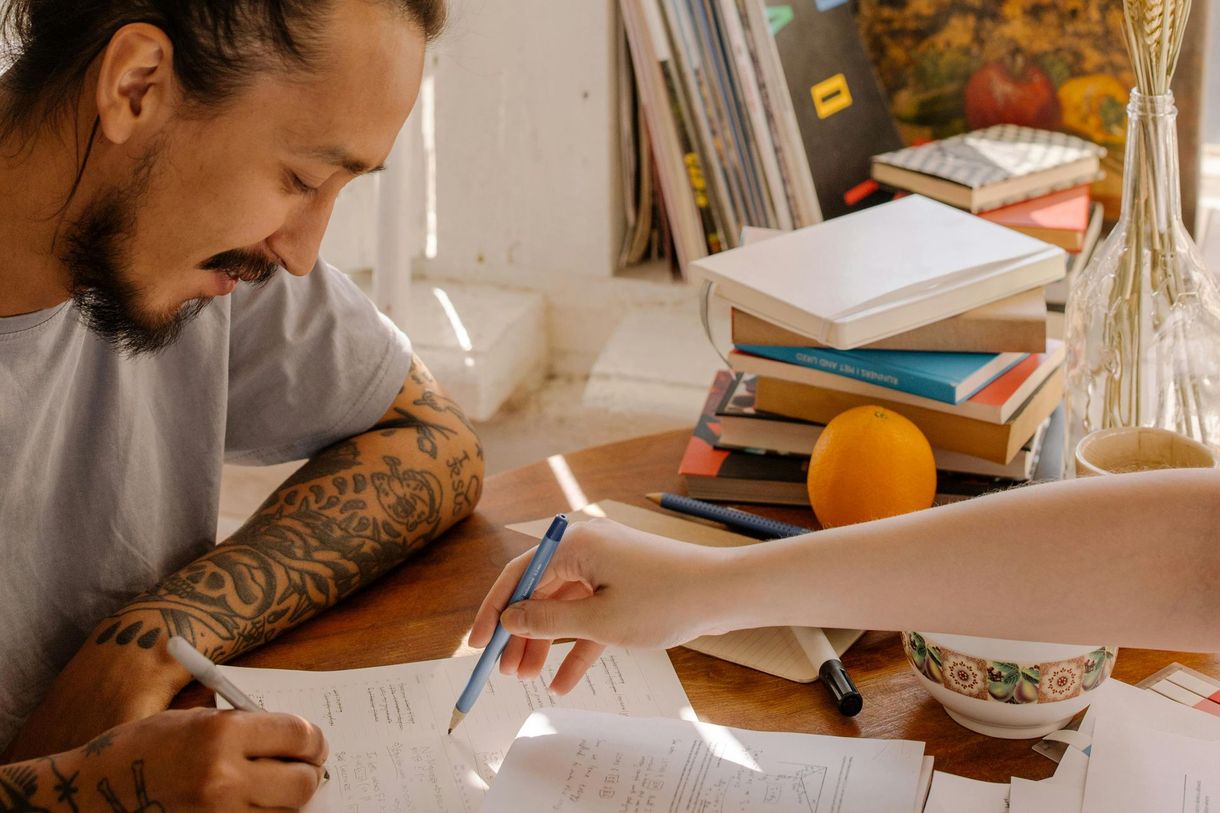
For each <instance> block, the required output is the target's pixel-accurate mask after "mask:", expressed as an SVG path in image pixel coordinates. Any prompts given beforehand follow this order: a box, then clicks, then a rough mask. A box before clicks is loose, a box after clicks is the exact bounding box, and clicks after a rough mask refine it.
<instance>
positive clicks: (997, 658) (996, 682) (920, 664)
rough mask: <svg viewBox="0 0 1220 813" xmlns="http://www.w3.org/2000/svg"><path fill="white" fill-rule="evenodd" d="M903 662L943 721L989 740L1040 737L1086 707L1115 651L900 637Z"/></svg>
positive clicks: (911, 635) (1107, 671)
mask: <svg viewBox="0 0 1220 813" xmlns="http://www.w3.org/2000/svg"><path fill="white" fill-rule="evenodd" d="M902 649H903V651H904V652H905V653H906V657H907V662H908V663H909V664H910V665H911V668H912V669H914V670H915V673H916V674H917V675H919V678H920V683H922V684H923V686H924V688H925V689H927V690H928V693H929V694H931V695H932V697H934V698H935V699H936V700H937V701H939V702H940V704H941V705H942V706H944V707H945V711H946V712H948V714H949V716H950V717H952V718H953V719H954V720H956V721H957V722H959V723H961V724H962V725H964V726H965V727H966V728H969V729H970V730H971V731H977V732H979V733H980V734H986V735H988V736H991V737H1003V738H1005V739H1025V738H1031V737H1041V736H1042V735H1044V734H1048V733H1050V732H1051V731H1054V730H1056V729H1059V728H1062V727H1063V726H1064V725H1065V724H1066V723H1067V721H1068V720H1070V719H1072V717H1073V716H1074V715H1075V714H1076V712H1078V711H1080V710H1081V709H1083V708H1084V707H1085V706H1087V705H1088V704H1089V699H1090V696H1091V693H1092V691H1093V690H1094V689H1096V688H1097V687H1098V686H1100V685H1101V684H1102V682H1103V681H1104V680H1105V679H1106V678H1107V677H1109V676H1110V672H1111V670H1113V669H1114V657H1115V655H1116V653H1117V651H1118V650H1117V648H1116V647H1104V646H1103V647H1097V646H1091V647H1082V646H1067V645H1063V644H1037V643H1031V642H1028V641H1003V640H998V639H994V638H971V637H967V636H963V635H941V634H939V633H920V632H904V633H902Z"/></svg>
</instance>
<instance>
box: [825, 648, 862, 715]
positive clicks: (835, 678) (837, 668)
mask: <svg viewBox="0 0 1220 813" xmlns="http://www.w3.org/2000/svg"><path fill="white" fill-rule="evenodd" d="M818 676H819V677H821V678H822V683H824V684H826V691H828V692H830V697H831V699H833V700H834V701H835V705H836V706H838V707H839V713H840V714H842V715H844V716H845V717H855V716H856V715H857V714H859V713H860V709H862V708H864V698H863V697H861V696H860V690H859V689H857V688H856V684H855V683H852V680H851V675H849V674H847V670H846V669H844V668H843V662H842V661H840V660H839V659H837V658H835V659H834V660H829V661H826V663H824V664H822V668H821V669H819V670H818Z"/></svg>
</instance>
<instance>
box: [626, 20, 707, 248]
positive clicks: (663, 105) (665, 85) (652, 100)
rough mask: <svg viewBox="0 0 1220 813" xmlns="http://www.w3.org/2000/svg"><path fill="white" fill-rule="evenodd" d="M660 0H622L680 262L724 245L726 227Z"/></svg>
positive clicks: (641, 94) (662, 188) (634, 63)
mask: <svg viewBox="0 0 1220 813" xmlns="http://www.w3.org/2000/svg"><path fill="white" fill-rule="evenodd" d="M656 2H657V0H620V6H621V8H622V12H623V14H622V17H623V25H624V28H625V29H626V31H627V39H628V41H629V43H630V45H631V47H630V51H631V60H632V64H633V66H634V68H635V76H636V81H637V82H638V83H639V91H640V102H641V104H642V106H643V108H644V118H645V121H646V124H647V128H648V133H649V137H650V138H651V140H652V144H653V156H654V158H655V159H656V165H657V174H658V176H659V180H660V185H661V192H662V195H661V196H662V199H663V200H664V202H665V208H666V212H667V214H668V216H669V223H670V224H671V226H672V229H673V231H672V234H673V240H674V247H675V249H676V251H677V254H678V261H679V264H680V265H681V266H682V267H683V268H685V267H686V266H687V265H688V264H689V263H690V262H691V261H692V260H694V259H695V258H697V257H701V256H703V255H705V254H707V253H708V252H709V251H719V250H720V249H721V248H723V247H724V234H723V232H722V226H721V224H720V223H718V222H717V218H716V216H715V214H714V213H713V211H712V208H711V207H712V202H711V199H710V198H709V196H708V194H707V188H706V179H705V175H704V173H703V170H702V161H703V158H702V157H701V156H700V153H699V149H698V145H697V144H696V140H695V135H694V133H693V128H692V124H691V121H690V115H689V111H688V107H687V105H686V102H685V99H684V98H683V97H682V95H681V94H682V86H681V76H680V75H679V71H678V66H677V65H676V64H675V60H674V58H673V53H672V50H671V49H670V45H669V39H668V37H667V35H666V33H665V29H664V24H663V22H662V21H661V20H660V18H659V9H658V7H657V5H656Z"/></svg>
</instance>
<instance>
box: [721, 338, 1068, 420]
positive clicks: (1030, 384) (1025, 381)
mask: <svg viewBox="0 0 1220 813" xmlns="http://www.w3.org/2000/svg"><path fill="white" fill-rule="evenodd" d="M1065 357H1066V348H1065V347H1064V344H1063V342H1061V341H1058V340H1055V339H1047V342H1046V351H1045V352H1043V353H1034V354H1031V355H1029V356H1027V357H1026V358H1025V359H1024V360H1023V361H1021V362H1020V363H1018V364H1017V365H1015V366H1014V367H1012V368H1011V369H1009V370H1008V371H1007V372H1005V373H1004V374H1003V375H1001V376H999V377H998V378H996V379H995V380H994V381H992V382H991V383H990V384H988V385H987V386H985V387H983V388H982V389H981V390H979V391H978V392H976V393H975V394H974V395H972V396H971V397H970V398H968V399H966V400H965V401H962V402H960V403H957V404H950V403H946V402H944V401H938V400H936V399H933V398H925V397H923V396H920V395H911V394H910V393H906V392H903V391H901V390H896V389H890V388H887V387H882V386H878V385H876V384H870V383H868V382H865V381H858V380H856V379H854V378H848V377H846V376H841V375H836V374H835V373H828V372H824V371H822V370H815V369H812V368H809V367H805V366H802V365H798V364H788V363H787V362H783V361H776V360H775V359H769V358H763V357H762V356H755V355H750V354H748V353H742V352H740V351H737V350H733V351H730V353H729V364H730V366H732V368H733V369H734V370H735V371H737V372H741V373H753V374H754V375H757V376H766V377H768V378H778V379H783V380H786V381H792V382H795V383H798V384H808V385H810V386H813V387H817V388H819V389H824V390H833V391H836V392H843V393H847V394H851V395H856V396H859V397H861V398H865V399H868V398H874V399H883V400H886V401H890V402H893V403H898V404H907V405H909V406H913V407H919V408H921V409H926V410H929V411H932V412H944V413H946V414H950V415H958V416H961V417H965V418H971V419H974V420H979V421H987V422H989V423H997V424H998V423H1004V422H1006V421H1008V420H1009V419H1010V418H1011V417H1012V415H1013V414H1014V413H1016V411H1017V410H1018V409H1019V408H1020V407H1021V405H1022V404H1023V403H1025V401H1026V400H1028V399H1029V397H1030V396H1031V395H1033V394H1034V392H1035V391H1037V389H1038V388H1039V387H1040V386H1042V384H1043V382H1045V381H1046V380H1047V379H1048V378H1050V376H1051V375H1052V374H1053V373H1054V371H1055V370H1057V369H1058V368H1059V367H1061V366H1062V365H1063V360H1064V358H1065Z"/></svg>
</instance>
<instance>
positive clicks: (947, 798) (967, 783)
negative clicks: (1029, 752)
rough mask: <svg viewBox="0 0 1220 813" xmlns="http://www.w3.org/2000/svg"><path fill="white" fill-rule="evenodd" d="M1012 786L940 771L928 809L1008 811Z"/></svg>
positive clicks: (938, 812)
mask: <svg viewBox="0 0 1220 813" xmlns="http://www.w3.org/2000/svg"><path fill="white" fill-rule="evenodd" d="M1008 787H1009V786H1008V783H1007V782H1004V783H1000V782H980V781H979V780H977V779H967V778H966V777H964V776H957V775H956V774H951V773H945V772H944V771H936V772H935V773H933V774H932V790H931V792H929V793H928V804H927V805H926V806H925V807H924V813H1007V811H1008Z"/></svg>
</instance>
